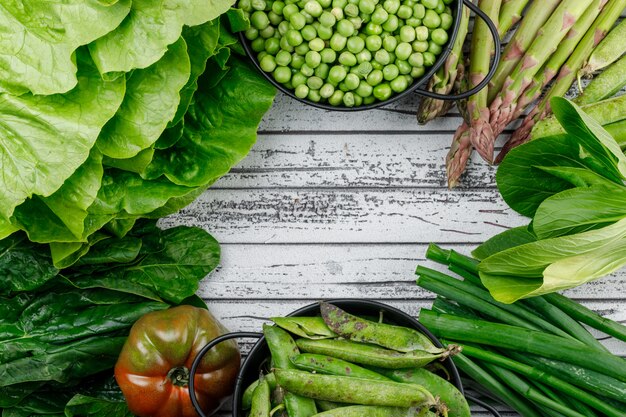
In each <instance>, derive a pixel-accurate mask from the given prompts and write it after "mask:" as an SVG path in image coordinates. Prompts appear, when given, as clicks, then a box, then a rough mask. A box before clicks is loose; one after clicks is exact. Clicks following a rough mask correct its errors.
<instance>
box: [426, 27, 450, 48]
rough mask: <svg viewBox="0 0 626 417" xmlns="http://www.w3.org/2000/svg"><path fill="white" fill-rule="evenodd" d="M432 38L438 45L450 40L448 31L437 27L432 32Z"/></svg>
mask: <svg viewBox="0 0 626 417" xmlns="http://www.w3.org/2000/svg"><path fill="white" fill-rule="evenodd" d="M430 39H431V40H432V41H433V42H434V43H436V44H437V45H445V44H446V42H448V32H446V31H445V30H444V29H442V28H437V29H435V30H433V32H432V33H431V34H430Z"/></svg>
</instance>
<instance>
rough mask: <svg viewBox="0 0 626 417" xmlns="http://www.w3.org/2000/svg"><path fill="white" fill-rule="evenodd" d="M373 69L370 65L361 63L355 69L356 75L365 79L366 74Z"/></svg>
mask: <svg viewBox="0 0 626 417" xmlns="http://www.w3.org/2000/svg"><path fill="white" fill-rule="evenodd" d="M373 69H374V68H372V64H370V63H369V62H361V63H360V64H359V66H358V67H356V71H357V74H358V75H360V76H361V77H367V74H369V73H370V72H372V70H373Z"/></svg>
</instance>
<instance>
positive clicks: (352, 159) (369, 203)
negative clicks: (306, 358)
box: [162, 95, 626, 417]
mask: <svg viewBox="0 0 626 417" xmlns="http://www.w3.org/2000/svg"><path fill="white" fill-rule="evenodd" d="M417 100H418V99H417V98H415V97H413V98H408V99H406V100H403V101H400V102H398V103H394V104H392V105H390V106H388V107H386V108H384V109H379V110H372V111H368V112H356V113H340V112H326V111H322V110H318V109H314V108H309V107H305V106H304V105H302V104H300V103H298V102H296V101H293V100H290V99H288V98H287V97H284V96H282V95H279V96H278V97H277V99H276V102H275V105H274V106H273V108H272V109H271V111H270V112H269V113H268V114H267V115H266V117H265V119H264V120H263V123H262V125H261V131H260V133H259V139H258V143H257V144H256V145H255V147H254V148H253V150H252V152H251V153H250V155H249V156H248V157H247V158H246V159H245V160H244V161H242V162H241V163H240V164H239V165H238V166H236V167H235V168H234V169H233V170H232V172H231V173H230V174H228V175H227V176H225V177H224V178H222V179H221V180H220V181H218V183H216V184H215V185H214V186H213V187H212V188H211V189H209V190H208V191H207V192H205V193H204V194H203V195H202V196H201V197H200V198H199V199H198V200H197V201H196V202H194V203H193V204H192V205H190V206H189V207H188V208H186V209H185V210H183V211H182V212H181V213H179V214H176V215H174V216H171V217H170V218H167V219H165V220H164V221H163V222H162V223H163V225H165V226H171V225H176V224H189V225H197V226H200V227H203V228H205V229H206V230H208V231H209V232H211V233H212V234H213V235H214V236H215V237H216V238H217V239H218V240H219V241H220V242H221V244H222V262H221V266H220V267H219V268H218V270H217V271H215V272H214V273H213V274H212V275H210V276H209V277H208V278H207V279H206V280H204V281H203V282H202V284H201V288H200V291H199V294H200V296H202V298H204V299H205V300H207V301H208V303H209V304H210V306H211V309H212V310H213V311H214V313H215V314H216V315H217V316H218V317H219V318H220V319H221V320H222V321H223V323H224V324H225V325H226V326H227V327H228V328H230V329H231V330H247V331H258V330H259V329H260V328H261V324H262V323H264V322H266V321H267V320H268V318H269V317H271V316H275V315H284V314H288V313H289V312H291V311H293V310H295V309H297V308H300V307H302V306H304V305H306V304H309V303H312V302H315V301H317V300H320V299H331V298H360V299H365V298H367V299H374V300H379V301H382V302H385V303H388V304H390V305H392V306H395V307H398V308H400V309H402V310H403V311H406V312H408V313H410V314H412V315H415V316H417V315H418V313H419V309H420V308H421V307H428V306H429V305H430V303H431V300H432V298H433V295H432V294H430V293H428V292H427V291H424V290H422V289H420V288H419V287H417V285H416V284H415V276H414V270H415V267H416V266H417V265H418V264H424V265H427V266H429V267H434V268H438V269H441V268H442V267H441V266H438V265H436V264H434V263H433V262H430V261H427V260H425V259H424V253H425V250H426V247H427V244H428V243H429V242H437V243H440V244H443V245H444V246H446V247H449V248H454V249H456V250H459V251H461V252H463V253H470V252H471V250H472V248H474V247H475V246H476V245H477V244H479V243H481V242H483V241H484V240H485V239H488V238H489V237H491V236H493V235H494V234H496V233H499V232H500V231H502V230H504V228H508V227H514V226H519V225H522V224H525V223H527V221H528V219H525V218H523V217H521V216H519V215H518V214H516V213H514V212H513V211H511V210H510V209H509V208H508V207H507V205H506V204H505V203H504V202H503V201H502V199H501V197H500V196H499V194H498V192H497V189H496V184H495V179H494V176H495V171H496V170H495V168H494V167H491V166H488V165H487V164H485V163H484V162H482V161H481V160H480V159H479V158H478V157H473V158H472V161H471V163H470V166H469V169H468V172H467V174H466V175H465V176H464V178H463V181H462V184H461V186H460V187H459V188H458V189H455V190H448V189H447V188H446V182H445V169H444V162H443V161H444V157H445V154H446V152H447V150H448V147H449V142H450V139H451V137H452V133H453V131H454V129H455V128H456V127H457V126H458V124H459V123H460V118H459V117H458V115H456V114H455V113H452V114H450V115H449V116H447V117H444V118H442V119H440V120H437V121H435V122H433V123H430V124H428V125H427V126H419V125H418V124H417V122H416V120H415V115H414V111H415V108H416V106H417ZM625 277H626V272H624V271H623V272H620V273H618V274H615V275H613V276H611V277H607V278H605V279H603V280H600V281H597V282H594V283H590V284H586V285H584V286H581V287H578V288H575V289H572V290H569V291H567V292H566V293H567V294H568V295H569V296H571V297H573V298H576V299H578V300H580V301H581V302H583V303H584V304H585V305H587V306H589V307H591V308H592V309H594V310H596V311H598V312H600V313H602V314H604V315H606V316H607V317H610V318H613V319H616V320H620V321H625V322H626V303H625V301H626V295H625V294H624V292H623V287H624V278H625ZM598 337H600V338H603V339H606V344H607V346H609V348H610V349H611V350H612V351H614V352H616V353H618V354H620V355H626V344H624V343H617V342H616V341H614V340H612V339H607V338H604V337H603V336H602V335H600V334H598ZM251 343H252V342H250V341H246V342H244V343H243V344H242V348H243V351H244V352H247V351H248V349H249V348H250V346H251ZM222 415H223V416H226V415H228V411H225V412H224V413H222ZM475 416H477V417H486V416H487V414H484V413H481V412H477V413H475ZM503 416H505V417H514V416H515V414H511V413H504V414H503Z"/></svg>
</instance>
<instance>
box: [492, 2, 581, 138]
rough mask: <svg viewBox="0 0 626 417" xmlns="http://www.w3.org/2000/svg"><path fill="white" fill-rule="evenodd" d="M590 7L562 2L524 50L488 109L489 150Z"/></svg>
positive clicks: (578, 3) (577, 3)
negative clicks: (521, 98) (550, 58)
mask: <svg viewBox="0 0 626 417" xmlns="http://www.w3.org/2000/svg"><path fill="white" fill-rule="evenodd" d="M591 3H592V0H563V2H561V4H560V5H559V6H558V7H557V9H556V10H555V12H554V14H553V15H552V16H551V17H550V18H549V19H548V21H547V22H546V24H545V25H544V27H543V28H542V30H541V31H540V33H539V35H538V36H537V37H536V39H535V40H534V41H533V43H532V44H531V46H530V48H528V51H527V52H526V55H524V58H523V59H522V60H521V61H520V62H519V63H518V65H517V67H515V70H513V72H512V73H511V74H510V75H509V77H507V81H506V82H505V85H504V86H503V89H502V91H501V92H500V94H499V95H498V96H497V97H496V98H495V99H494V101H493V102H492V103H491V107H490V112H491V114H490V123H491V128H492V130H493V133H494V135H493V137H492V142H491V143H492V145H491V146H493V141H495V137H496V136H497V135H498V134H499V133H500V132H502V131H503V130H504V128H505V127H506V125H508V124H509V122H510V121H511V120H512V119H513V116H514V113H515V107H516V105H517V99H518V97H519V96H520V94H521V93H522V92H523V91H524V89H525V88H526V87H527V86H528V84H530V82H531V80H532V78H533V77H534V76H535V74H536V73H537V72H538V71H539V69H540V68H541V66H542V65H543V64H544V63H545V62H546V61H547V60H548V59H549V57H550V55H552V54H553V53H554V52H555V51H556V49H557V47H558V44H559V43H560V42H561V41H562V40H563V38H564V37H565V35H566V34H567V33H568V32H569V30H570V28H571V27H572V26H573V25H574V23H575V22H576V21H577V20H578V19H580V17H581V16H582V15H583V13H584V12H585V10H586V9H587V8H588V7H589V5H590V4H591Z"/></svg>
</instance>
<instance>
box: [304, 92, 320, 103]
mask: <svg viewBox="0 0 626 417" xmlns="http://www.w3.org/2000/svg"><path fill="white" fill-rule="evenodd" d="M307 98H308V99H309V100H311V101H312V102H314V103H319V102H320V101H321V100H322V96H320V92H319V91H318V90H309V95H308V96H307Z"/></svg>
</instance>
